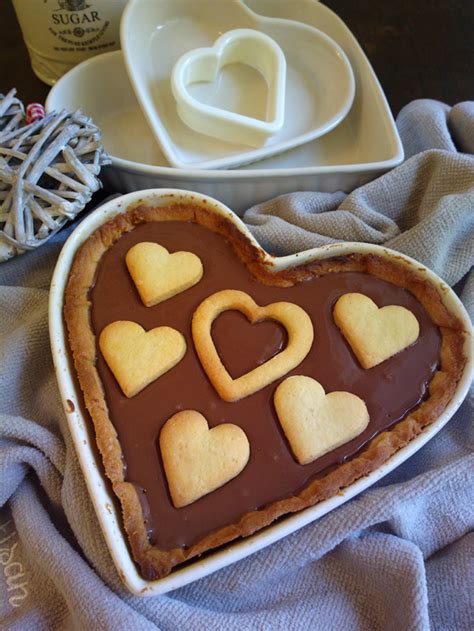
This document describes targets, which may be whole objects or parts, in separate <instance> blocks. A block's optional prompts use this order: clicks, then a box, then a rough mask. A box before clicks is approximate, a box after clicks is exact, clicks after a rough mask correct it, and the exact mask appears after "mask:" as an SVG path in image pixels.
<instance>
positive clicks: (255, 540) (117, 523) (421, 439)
mask: <svg viewBox="0 0 474 631" xmlns="http://www.w3.org/2000/svg"><path fill="white" fill-rule="evenodd" d="M181 201H182V202H184V203H186V202H188V203H192V204H199V205H202V206H203V207H205V208H206V210H207V211H212V212H214V213H216V214H217V215H219V216H222V217H225V218H227V219H228V220H230V221H231V222H232V223H233V224H234V225H235V227H236V228H237V229H238V230H239V231H240V232H241V233H242V234H243V235H245V237H246V238H247V239H248V240H249V241H250V242H251V243H252V245H254V246H255V247H257V248H259V249H260V250H261V248H260V247H259V246H258V244H257V242H256V241H255V239H254V238H253V237H252V235H251V234H250V232H249V231H248V230H247V228H246V227H245V225H244V224H243V223H242V221H241V220H240V219H239V218H238V217H237V216H236V215H235V214H234V213H233V212H232V211H231V210H230V209H229V208H227V207H226V206H224V205H223V204H221V203H220V202H218V201H216V200H215V199H212V198H211V197H207V196H205V195H200V194H197V193H190V192H188V191H182V190H177V189H151V190H146V191H137V192H134V193H129V194H128V195H124V196H122V197H118V198H115V199H113V200H111V201H109V202H107V203H106V204H104V205H103V206H100V207H99V208H97V209H96V210H95V211H94V212H93V213H91V214H90V215H89V216H87V217H86V218H85V219H84V221H82V223H80V224H79V226H78V227H77V228H76V229H75V230H74V232H73V233H72V234H71V236H70V237H69V239H68V240H67V242H66V244H65V245H64V247H63V249H62V251H61V254H60V256H59V259H58V262H57V264H56V269H55V271H54V275H53V279H52V282H51V291H50V298H49V329H50V339H51V348H52V353H53V360H54V366H55V370H56V377H57V380H58V385H59V390H60V393H61V399H62V402H63V406H64V410H65V414H66V418H67V423H68V426H69V430H70V432H71V435H72V438H73V442H74V445H75V448H76V453H77V456H78V459H79V462H80V465H81V468H82V471H83V474H84V478H85V481H86V484H87V487H88V490H89V493H90V496H91V499H92V502H93V504H94V508H95V511H96V513H97V517H98V519H99V523H100V525H101V528H102V531H103V535H104V538H105V540H106V543H107V546H108V548H109V550H110V553H111V555H112V558H113V561H114V563H115V566H116V568H117V571H118V573H119V575H120V577H121V578H122V580H123V582H124V584H125V585H126V587H127V588H128V589H129V590H130V591H131V592H132V593H134V594H136V595H149V596H150V595H156V594H162V593H165V592H168V591H171V590H173V589H177V588H178V587H182V586H183V585H186V584H188V583H191V582H192V581H195V580H197V579H199V578H202V577H204V576H207V575H208V574H210V573H212V572H214V571H216V570H218V569H220V568H223V567H225V566H227V565H229V564H231V563H234V562H235V561H238V560H240V559H243V558H244V557H246V556H248V555H250V554H252V553H253V552H256V551H258V550H261V549H262V548H264V547H266V546H268V545H270V544H271V543H273V542H275V541H278V540H279V539H281V538H282V537H284V536H286V535H287V534H290V533H292V532H294V531H295V530H298V529H299V528H301V527H303V526H305V525H306V524H308V523H310V522H312V521H314V520H315V519H318V518H319V517H322V516H323V515H325V514H326V513H328V512H329V511H331V510H333V509H334V508H337V507H338V506H340V505H341V504H343V503H344V502H346V501H347V500H349V499H351V498H352V497H354V496H355V495H358V494H359V493H361V492H362V491H364V490H365V489H367V488H368V487H370V486H371V485H373V484H374V483H375V482H377V481H378V480H380V478H382V477H383V476H385V475H386V474H387V473H389V472H390V471H392V470H393V469H395V467H398V466H399V465H400V464H401V463H403V462H404V461H405V460H406V459H407V458H409V457H410V456H412V455H413V454H414V453H415V452H417V451H418V450H419V449H420V448H421V447H422V446H423V445H424V444H425V443H426V442H427V441H428V440H430V439H431V438H432V437H433V436H435V434H437V433H438V432H439V430H440V429H441V428H442V427H443V426H444V425H445V424H446V423H447V422H448V420H449V419H450V418H451V417H452V415H453V414H454V413H455V412H456V410H457V409H458V408H459V406H460V405H461V403H462V401H463V399H464V397H465V396H466V394H467V392H468V389H469V386H470V383H471V380H472V375H473V367H474V362H473V354H474V353H473V344H472V341H473V340H472V338H473V333H472V325H471V322H470V320H469V316H468V315H467V313H466V311H465V309H464V307H463V305H462V303H461V302H460V300H459V298H458V297H457V296H456V294H455V293H454V292H453V291H452V290H451V289H450V288H449V287H448V286H447V285H446V284H445V283H444V282H443V281H442V280H441V279H440V278H439V277H438V276H436V274H434V273H433V272H431V271H430V270H429V269H427V268H426V267H424V266H423V265H421V264H420V263H418V262H417V261H415V260H413V259H411V258H409V257H407V256H404V255H402V254H400V253H399V252H394V251H392V250H388V249H386V248H384V247H381V246H375V245H369V244H365V243H336V244H333V245H327V246H324V247H321V248H314V249H312V250H307V251H305V252H300V253H298V254H294V255H290V256H284V257H278V258H277V257H272V256H270V255H269V254H267V253H264V256H265V262H266V263H268V265H269V266H271V268H272V269H273V270H282V269H286V268H288V267H295V266H298V265H302V264H305V263H309V262H310V261H312V260H314V259H317V258H328V257H334V256H344V255H347V254H348V253H353V252H360V253H364V254H368V253H373V254H377V255H379V256H383V257H385V258H387V259H389V260H390V259H391V260H393V259H396V260H397V261H398V262H400V261H403V262H404V263H405V264H406V265H407V266H408V267H409V269H410V270H411V271H412V272H414V273H415V274H416V275H417V276H419V277H420V278H421V279H423V280H428V281H429V282H430V283H431V284H432V286H433V287H434V288H435V289H436V291H437V293H438V294H439V296H440V297H441V300H442V302H443V303H444V305H445V306H446V308H447V309H448V310H449V311H450V312H451V313H453V315H455V316H456V317H457V318H459V320H461V322H462V324H463V327H464V330H465V333H466V335H465V345H464V353H465V355H466V357H467V362H466V365H465V368H464V372H463V374H462V377H461V379H460V381H459V382H458V385H457V388H456V391H455V393H454V395H453V397H452V399H451V401H450V403H449V404H448V406H447V407H446V409H445V410H444V411H443V413H442V414H441V415H440V417H439V418H438V419H437V421H435V422H434V423H432V424H431V425H429V426H427V427H426V429H425V430H424V431H423V432H422V433H421V434H419V435H418V436H417V437H416V438H415V439H414V440H412V441H411V442H410V443H408V444H407V445H406V447H403V448H402V449H400V450H399V451H398V452H396V453H395V454H394V455H393V456H392V457H391V458H390V459H389V460H387V461H386V462H385V463H384V464H383V465H382V466H381V467H379V468H378V469H377V470H376V471H374V472H373V473H371V474H369V475H368V476H366V477H363V478H361V479H359V480H358V481H357V482H355V483H353V484H351V485H350V486H348V487H346V488H345V489H344V491H343V492H342V493H340V494H338V495H336V496H335V497H332V498H330V499H328V500H325V501H323V502H320V503H319V504H316V505H315V506H313V507H311V508H307V509H305V510H303V511H301V512H299V513H295V514H293V515H290V516H288V517H286V518H285V519H284V520H280V521H278V522H277V523H275V524H273V525H271V526H269V527H267V528H266V529H264V530H262V531H260V532H258V533H257V534H255V535H252V536H250V537H247V538H245V539H243V540H241V541H238V542H235V543H230V544H227V545H226V546H224V547H223V548H221V549H219V550H218V551H216V552H211V553H209V554H208V555H206V557H205V558H203V559H196V560H194V561H192V562H190V563H189V564H187V565H186V567H183V568H181V569H177V570H175V571H173V572H172V573H171V574H170V575H169V576H166V577H165V578H162V579H159V580H155V581H146V580H145V579H143V578H142V576H141V575H140V574H139V572H138V570H137V567H136V565H135V563H134V562H133V559H132V557H131V554H130V550H129V548H128V544H127V539H126V536H125V534H124V531H123V528H122V523H121V513H120V508H119V507H118V505H117V502H116V499H115V496H114V494H113V492H112V490H111V487H110V485H109V482H108V480H107V479H106V477H105V473H104V469H103V465H102V461H101V459H100V456H99V453H98V450H97V448H96V446H95V441H94V437H93V429H92V427H91V421H90V418H89V416H88V413H87V411H86V409H85V406H84V403H83V396H82V392H81V389H80V387H79V384H78V382H77V378H76V375H75V369H74V366H73V362H72V357H71V353H70V350H69V345H68V341H67V331H66V327H65V323H64V319H63V305H64V292H65V288H66V284H67V280H68V276H69V271H70V269H71V265H72V263H73V260H74V257H75V255H76V252H77V251H78V249H79V248H80V246H81V245H82V244H83V243H84V241H85V240H86V239H87V238H88V237H89V236H90V235H91V234H92V233H93V232H94V231H95V230H97V228H99V227H100V226H101V225H102V224H104V223H105V222H107V221H109V220H110V219H112V218H113V217H115V216H116V215H118V214H120V213H124V212H125V211H126V210H127V209H128V208H129V207H131V206H133V205H136V204H138V203H140V204H145V205H149V206H153V207H157V206H158V207H159V206H166V205H167V204H170V203H177V202H181ZM261 251H262V252H263V250H261ZM98 536H99V533H98Z"/></svg>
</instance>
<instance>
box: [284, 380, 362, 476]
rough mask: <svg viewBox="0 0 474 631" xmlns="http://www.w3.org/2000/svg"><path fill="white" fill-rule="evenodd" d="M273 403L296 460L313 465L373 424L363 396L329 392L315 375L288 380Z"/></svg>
mask: <svg viewBox="0 0 474 631" xmlns="http://www.w3.org/2000/svg"><path fill="white" fill-rule="evenodd" d="M273 402H274V404H275V409H276V411H277V414H278V420H279V421H280V424H281V426H282V428H283V431H284V432H285V436H286V438H287V440H288V442H289V443H290V446H291V450H292V451H293V453H294V455H295V456H296V459H297V460H298V462H299V463H300V464H309V463H310V462H313V460H316V458H319V457H320V456H322V455H324V454H325V453H327V452H328V451H332V450H333V449H336V448H337V447H340V446H341V445H343V444H344V443H347V442H349V441H350V440H352V439H353V438H355V437H356V436H358V435H359V434H360V433H361V432H363V431H364V429H365V428H366V427H367V425H368V423H369V413H368V411H367V407H366V405H365V403H364V401H363V400H362V399H360V398H359V397H358V396H356V395H355V394H351V393H350V392H330V393H329V394H326V393H325V392H324V388H323V387H322V385H321V384H320V383H319V382H318V381H316V380H315V379H312V378H311V377H303V376H295V377H289V378H288V379H285V381H283V382H282V383H281V384H280V385H279V386H278V388H277V389H276V391H275V394H274V397H273Z"/></svg>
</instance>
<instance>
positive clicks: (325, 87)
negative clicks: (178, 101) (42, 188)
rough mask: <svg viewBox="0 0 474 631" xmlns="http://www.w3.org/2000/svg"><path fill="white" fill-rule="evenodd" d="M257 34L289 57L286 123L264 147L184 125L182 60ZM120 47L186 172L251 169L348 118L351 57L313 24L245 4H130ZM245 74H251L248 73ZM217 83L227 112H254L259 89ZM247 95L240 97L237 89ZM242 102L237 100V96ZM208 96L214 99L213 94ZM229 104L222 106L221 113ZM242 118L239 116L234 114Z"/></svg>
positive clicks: (235, 0) (171, 156) (185, 0)
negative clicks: (175, 89) (178, 89)
mask: <svg viewBox="0 0 474 631" xmlns="http://www.w3.org/2000/svg"><path fill="white" fill-rule="evenodd" d="M234 29H253V30H256V31H261V32H262V33H264V34H265V35H267V36H269V37H270V38H272V39H273V40H274V41H275V42H276V43H277V44H278V46H279V47H280V48H281V50H282V51H283V53H284V55H285V58H286V66H287V73H286V93H285V104H286V105H285V122H284V125H283V126H282V127H281V128H280V130H279V131H278V132H277V133H275V135H274V136H273V137H272V138H271V139H270V140H268V142H267V143H266V144H265V145H263V146H261V147H258V148H252V147H249V146H247V145H245V144H243V143H235V142H232V143H230V142H227V141H223V140H220V139H217V138H211V137H210V136H206V135H204V134H200V133H198V132H195V131H193V130H190V128H189V127H188V126H187V125H186V124H185V123H183V121H182V120H181V118H180V116H179V115H178V111H177V108H176V105H175V102H174V98H173V94H172V89H171V80H170V79H171V75H172V69H173V67H174V65H175V63H176V62H177V61H178V59H179V58H180V57H181V55H183V54H185V53H188V52H189V51H192V50H194V49H196V48H202V47H209V46H212V45H213V44H214V42H215V40H216V39H217V37H218V35H220V34H222V33H225V32H226V31H230V30H234ZM120 41H121V44H122V51H123V55H124V59H125V63H126V66H127V72H128V76H129V78H130V83H131V84H132V86H133V89H134V91H135V94H136V97H137V100H138V101H139V103H140V105H141V108H142V110H143V112H144V114H145V116H146V118H147V120H148V123H149V125H150V128H151V129H152V131H153V133H154V134H155V137H156V139H157V141H158V142H159V144H160V146H161V148H162V150H163V153H164V155H165V156H166V158H167V160H168V161H169V163H170V164H171V165H173V166H175V167H179V168H182V169H189V168H194V169H223V168H231V167H236V166H238V165H242V164H249V163H251V162H255V161H257V160H261V159H263V158H266V157H268V156H272V155H275V154H279V153H281V152H283V151H288V150H289V149H292V148H294V147H297V146H299V145H304V144H305V143H308V142H310V141H311V140H314V139H315V138H319V137H320V136H322V135H324V134H326V133H328V132H329V131H330V130H332V129H334V128H335V127H336V126H337V125H339V123H340V122H341V121H342V120H343V119H344V118H345V117H346V115H347V114H348V112H349V110H350V108H351V106H352V103H353V100H354V95H355V80H354V73H353V71H352V68H351V64H350V62H349V60H348V58H347V56H346V54H345V52H344V50H343V49H342V48H341V47H340V46H339V45H338V44H337V43H336V42H335V41H334V40H333V39H332V38H330V37H329V36H328V35H326V34H325V33H323V32H322V31H320V30H319V29H317V28H315V27H314V26H309V25H307V24H302V23H300V22H296V21H293V20H287V19H282V18H267V17H262V16H259V15H257V14H256V13H254V12H253V11H252V10H251V9H249V8H248V7H247V6H246V5H245V4H244V3H243V2H242V1H241V0H225V2H215V1H213V0H201V2H199V3H198V4H196V3H195V2H194V0H180V2H178V3H177V2H175V0H161V1H160V2H149V1H148V0H130V1H129V3H128V4H127V6H126V8H125V11H124V13H123V16H122V21H121V25H120ZM244 70H245V69H244ZM220 77H221V78H222V81H218V82H216V83H215V84H213V86H214V87H212V88H211V87H210V88H209V90H208V91H207V89H206V87H205V86H201V87H202V89H203V91H204V94H203V95H202V96H203V98H204V97H212V95H213V93H214V91H215V90H218V89H219V86H220V85H222V90H220V97H221V98H222V100H224V101H227V100H229V102H230V104H229V105H228V107H226V108H225V109H230V110H234V108H235V107H237V110H238V108H239V105H240V106H242V103H241V101H242V100H244V101H246V102H247V107H250V108H251V109H252V108H253V107H254V105H255V102H259V101H260V99H259V98H257V99H254V93H256V92H257V91H258V86H259V85H260V84H259V83H257V84H256V83H255V81H251V80H250V81H244V78H245V77H246V75H245V74H243V73H240V74H238V76H237V77H234V80H229V81H228V83H227V82H226V81H225V80H224V79H225V77H223V75H222V73H221V75H220ZM239 83H240V84H242V83H244V85H245V86H246V89H245V90H243V91H241V90H236V84H237V85H238V84H239ZM235 91H236V92H237V96H236V97H235V99H232V95H233V94H234V92H235ZM208 92H209V93H208ZM222 108H223V103H222V102H221V99H219V109H222ZM234 111H235V110H234Z"/></svg>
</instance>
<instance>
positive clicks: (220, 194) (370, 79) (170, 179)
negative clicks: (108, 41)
mask: <svg viewBox="0 0 474 631" xmlns="http://www.w3.org/2000/svg"><path fill="white" fill-rule="evenodd" d="M197 4H198V3H196V2H193V6H197ZM245 4H246V6H247V8H249V9H251V10H252V12H253V13H256V14H261V15H267V16H269V15H273V16H274V17H284V18H286V19H288V20H293V21H299V22H303V23H306V24H309V25H311V26H315V27H317V28H318V29H320V30H321V31H323V32H324V33H326V34H327V35H329V37H331V39H333V40H334V41H335V42H337V44H339V46H340V47H341V48H342V49H343V50H344V52H345V53H346V55H347V57H348V59H349V61H350V64H351V66H352V69H353V72H354V76H355V80H356V83H357V90H356V94H355V97H354V103H353V105H352V107H351V109H350V112H349V113H348V114H347V116H346V117H345V118H344V120H343V121H342V122H341V123H340V124H339V125H337V127H336V128H335V129H333V130H332V131H331V132H329V133H327V134H325V135H324V136H321V137H320V138H317V139H315V140H313V141H311V142H308V143H306V144H304V145H301V146H300V147H296V148H295V149H292V150H290V151H285V152H284V153H281V154H278V155H275V156H272V157H269V158H267V159H265V160H261V161H260V162H258V163H256V164H253V165H250V168H249V167H248V166H247V167H240V168H237V169H231V170H220V171H219V170H197V169H175V168H172V167H170V165H169V163H168V161H167V160H166V157H165V156H164V155H163V153H162V151H161V150H160V146H159V145H158V143H157V142H156V141H155V138H154V135H153V134H152V132H151V130H150V128H149V126H148V123H147V121H146V119H145V115H144V114H143V113H142V110H141V108H140V106H139V104H138V102H137V99H136V97H135V94H134V92H133V90H132V86H131V85H130V82H129V79H128V76H127V72H126V69H125V64H124V61H123V56H122V53H121V51H116V52H112V53H104V54H102V55H97V56H96V57H92V58H91V59H88V60H87V61H85V62H83V63H82V64H79V65H78V66H76V67H75V68H73V69H72V70H71V71H70V72H68V73H67V74H66V75H64V76H63V77H62V78H61V79H60V80H59V81H58V82H57V83H56V85H55V86H54V87H53V88H52V90H51V92H50V94H49V96H48V100H47V108H48V110H53V109H57V110H60V109H62V108H66V109H68V110H70V111H73V110H75V109H77V108H82V109H83V110H84V111H85V112H86V113H87V114H88V115H89V116H91V117H92V119H93V120H94V121H95V123H96V124H97V125H99V126H100V127H101V129H102V137H103V140H104V145H105V147H106V149H107V151H108V153H109V154H110V155H111V158H112V166H111V167H105V168H104V169H103V170H102V172H101V178H102V179H103V181H104V184H105V185H106V187H107V188H108V189H109V190H113V191H115V190H116V191H120V192H122V193H125V192H129V191H137V190H142V189H146V188H179V189H183V188H184V189H186V190H189V191H198V192H199V193H202V194H204V195H210V196H211V197H215V198H217V199H219V200H221V201H222V202H223V203H224V204H227V205H228V206H229V207H230V208H232V209H233V210H234V211H235V212H237V213H238V214H239V213H242V211H244V210H245V209H247V208H249V207H250V206H251V205H252V204H257V203H259V202H262V201H265V200H267V199H270V198H272V197H275V196H277V195H281V194H284V193H289V192H293V191H296V190H298V191H310V190H311V191H314V190H318V191H323V192H334V191H341V190H342V191H345V192H349V191H351V190H352V189H354V188H356V187H357V186H361V185H362V184H365V183H366V182H368V181H369V180H371V179H373V178H374V177H375V176H376V175H379V174H381V173H383V172H384V171H386V170H387V169H390V168H393V167H394V166H397V165H398V164H400V162H401V161H402V160H403V149H402V145H401V142H400V138H399V136H398V132H397V129H396V127H395V123H394V120H393V117H392V114H391V112H390V108H389V106H388V104H387V101H386V99H385V96H384V94H383V90H382V88H381V86H380V84H379V82H378V81H377V77H376V76H375V73H374V71H373V70H372V68H371V66H370V63H369V61H368V59H367V57H366V55H365V54H364V52H363V50H362V48H361V47H360V46H359V44H358V43H357V41H356V40H355V38H354V36H353V35H352V33H351V32H350V31H349V29H348V28H347V26H346V25H345V24H344V23H343V22H342V21H341V20H340V19H339V18H338V17H337V15H336V14H335V13H333V12H332V11H331V10H330V9H328V8H327V7H326V6H324V5H323V4H321V3H320V2H316V0H299V1H298V2H286V1H285V0H283V1H282V0H279V1H278V2H277V1H275V0H272V1H271V2H268V1H267V0H245ZM154 5H155V7H156V8H157V9H161V13H160V14H159V16H156V17H158V18H159V28H160V29H165V30H166V29H169V28H170V27H171V26H172V28H173V29H174V30H173V38H172V39H171V40H170V44H171V45H173V46H174V45H176V46H178V47H179V50H178V51H177V53H178V55H179V54H182V53H183V52H185V50H182V42H183V41H188V40H190V41H191V42H192V45H193V47H194V48H196V47H198V46H209V45H210V44H212V43H213V42H214V41H215V40H216V39H217V38H218V37H219V35H220V34H221V32H222V31H221V32H219V31H218V30H217V28H216V25H214V24H212V23H207V22H204V23H202V22H200V21H199V19H197V20H196V21H193V22H190V21H189V20H187V21H186V20H185V19H182V17H183V16H182V14H183V12H186V11H187V10H188V6H187V5H188V3H187V0H180V2H173V3H172V5H166V4H165V3H162V2H155V3H154ZM183 7H184V8H183ZM229 28H232V26H231V25H229ZM226 30H227V29H226ZM203 32H204V33H205V35H206V36H205V38H203ZM104 85H107V90H104V89H103V86H104ZM170 96H171V99H172V101H171V103H170V104H169V106H170V107H172V108H173V109H174V110H175V109H176V106H175V104H174V98H173V95H172V94H170ZM300 113H301V112H300ZM307 114H308V112H305V115H307ZM291 124H294V125H296V124H298V125H299V124H300V123H299V120H298V119H297V118H296V119H295V120H294V121H291ZM293 131H297V129H296V128H294V129H293Z"/></svg>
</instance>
